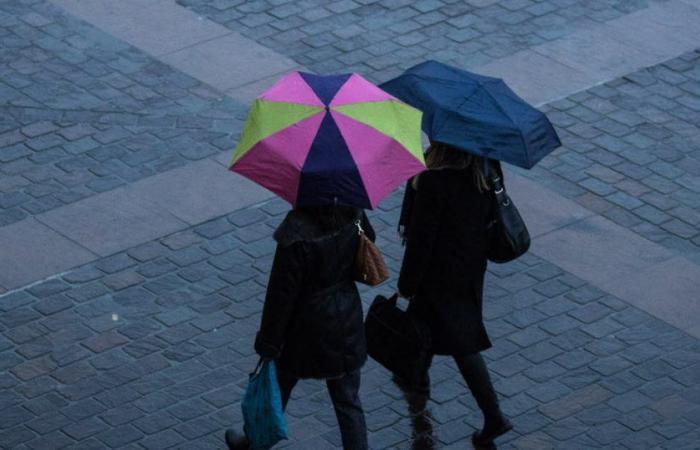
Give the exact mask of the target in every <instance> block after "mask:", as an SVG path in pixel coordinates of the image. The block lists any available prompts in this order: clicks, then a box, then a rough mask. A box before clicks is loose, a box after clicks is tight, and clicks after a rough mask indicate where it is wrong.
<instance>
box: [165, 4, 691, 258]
mask: <svg viewBox="0 0 700 450" xmlns="http://www.w3.org/2000/svg"><path fill="white" fill-rule="evenodd" d="M178 1H179V2H180V3H181V4H183V5H185V6H188V7H190V8H192V9H193V10H195V11H197V12H198V13H200V14H203V15H204V16H206V17H208V18H209V19H211V20H214V21H217V22H219V23H222V24H224V25H226V26H228V27H230V28H231V29H234V30H236V31H238V32H240V33H242V34H244V35H246V36H249V37H252V38H254V39H256V40H258V41H259V42H260V43H261V44H263V45H266V46H268V47H271V48H273V49H274V50H276V51H279V52H282V53H284V54H286V55H288V56H290V57H292V58H293V59H295V60H296V61H297V62H299V63H300V64H304V65H306V66H307V67H309V68H310V69H312V70H316V71H319V72H334V71H358V72H360V73H362V74H365V75H367V76H368V77H369V78H371V79H374V80H375V81H385V80H387V79H389V78H390V77H392V76H393V75H395V74H397V73H399V72H400V71H401V70H403V69H405V68H407V67H409V66H411V65H413V64H416V63H418V62H420V61H424V60H425V59H428V58H433V59H438V60H440V61H444V62H448V63H454V64H456V65H458V66H463V67H464V66H466V67H474V66H477V65H480V64H483V63H486V62H488V61H490V60H492V59H496V58H500V57H503V56H506V55H508V54H512V53H515V52H517V51H519V50H522V49H524V48H528V47H530V46H533V45H537V44H540V43H543V42H545V41H548V40H553V39H557V38H560V37H562V36H564V35H566V34H569V33H572V32H574V31H576V30H577V29H580V28H583V27H585V26H589V25H590V24H591V23H593V22H604V21H607V20H611V19H615V18H618V17H620V16H622V15H624V14H628V13H630V12H634V11H637V10H640V9H642V8H645V7H647V6H648V5H649V2H647V1H625V2H621V1H577V0H565V1H547V2H544V1H537V2H536V1H533V0H514V1H509V0H506V1H491V0H474V1H465V2H454V1H445V0H425V1H418V2H415V1H402V0H387V1H371V0H369V1H360V0H357V1H356V0H341V1H337V2H325V1H311V0H309V1H305V2H290V1H285V0H277V1H253V2H242V1H239V0H219V1H214V2H212V1H209V0H178ZM564 23H565V24H566V26H562V24H564ZM544 110H545V111H546V112H548V113H549V114H550V116H551V118H552V120H553V121H554V122H555V123H556V125H557V126H558V129H559V132H560V135H561V137H562V140H563V142H564V147H563V148H562V149H560V150H559V151H557V153H556V154H555V156H552V157H549V158H547V159H546V160H545V161H543V163H542V164H541V165H540V166H538V168H537V169H536V170H534V171H532V172H531V173H524V174H525V175H529V176H532V177H533V178H534V179H536V180H538V181H542V182H544V183H545V184H547V185H548V186H550V187H553V188H554V190H555V191H557V192H559V193H562V194H563V195H565V196H568V197H570V198H574V199H576V200H577V201H578V202H579V203H580V204H582V205H584V206H586V207H587V208H589V209H591V210H593V211H595V212H597V213H600V214H603V215H604V216H606V217H608V218H609V219H611V220H613V221H615V222H616V223H618V224H620V225H622V226H624V227H626V228H630V229H632V230H634V231H635V232H637V233H639V234H640V235H642V236H644V237H645V238H647V239H650V240H652V241H654V242H659V243H661V244H662V245H664V246H666V247H668V248H671V249H673V250H675V251H677V252H679V253H680V254H682V255H684V256H687V257H689V258H691V259H693V260H695V261H700V213H698V210H699V209H700V151H699V150H700V54H698V53H697V52H696V53H690V54H686V55H683V56H681V57H679V58H675V59H673V60H671V61H667V62H666V63H664V64H661V65H659V66H656V67H651V68H648V69H645V70H641V71H639V72H636V73H633V74H629V75H627V76H625V77H623V78H621V79H618V80H614V81H611V82H609V83H605V84H604V85H602V86H598V87H595V88H593V89H590V90H588V91H586V92H582V93H578V94H576V95H573V96H571V97H569V98H567V99H564V100H561V101H558V102H555V103H553V104H551V105H547V106H545V107H544Z"/></svg>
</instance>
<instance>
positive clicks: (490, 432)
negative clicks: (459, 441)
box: [472, 418, 513, 448]
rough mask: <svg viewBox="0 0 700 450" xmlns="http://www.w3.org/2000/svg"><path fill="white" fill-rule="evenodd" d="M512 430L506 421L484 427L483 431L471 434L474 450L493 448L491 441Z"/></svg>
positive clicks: (511, 426)
mask: <svg viewBox="0 0 700 450" xmlns="http://www.w3.org/2000/svg"><path fill="white" fill-rule="evenodd" d="M512 429H513V424H512V423H510V421H508V419H505V418H503V419H501V420H500V423H499V424H498V425H496V426H493V427H490V426H488V425H487V426H485V427H484V429H483V430H481V431H477V432H475V433H474V434H472V444H474V448H493V441H494V439H496V438H497V437H499V436H503V435H504V434H506V433H507V432H509V431H510V430H512Z"/></svg>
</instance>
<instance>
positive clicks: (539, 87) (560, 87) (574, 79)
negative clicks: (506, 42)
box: [476, 50, 591, 105]
mask: <svg viewBox="0 0 700 450" xmlns="http://www.w3.org/2000/svg"><path fill="white" fill-rule="evenodd" d="M476 70H477V71H478V72H479V73H482V74H484V75H490V76H494V77H497V78H502V79H504V80H505V81H506V82H507V83H508V86H510V87H511V88H512V89H513V90H514V91H515V92H516V93H517V94H518V95H519V96H520V97H522V98H523V99H525V100H527V101H528V102H530V103H533V104H536V105H539V104H543V103H546V102H547V101H549V100H552V99H554V98H559V97H563V96H566V95H569V94H571V92H572V91H578V90H581V89H584V88H586V87H588V86H590V85H591V78H590V76H589V75H586V74H584V73H583V72H581V71H579V70H577V69H574V68H571V67H568V66H566V65H564V64H561V63H559V62H557V61H555V60H553V59H551V58H549V57H547V56H544V55H541V54H539V53H536V52H534V51H531V50H524V51H521V52H518V53H516V54H514V55H512V56H509V57H507V58H503V59H498V60H496V61H493V62H491V63H488V64H486V65H483V66H479V67H478V68H477V69H476Z"/></svg>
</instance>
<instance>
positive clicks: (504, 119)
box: [380, 61, 561, 169]
mask: <svg viewBox="0 0 700 450" xmlns="http://www.w3.org/2000/svg"><path fill="white" fill-rule="evenodd" d="M380 87H381V88H382V89H384V90H385V91H387V92H389V93H390V94H392V95H394V96H396V97H398V98H400V99H401V100H403V101H405V102H406V103H408V104H409V105H412V106H415V107H416V108H418V109H420V110H421V111H422V112H423V131H425V132H426V134H427V135H428V137H429V138H430V140H432V141H437V142H442V143H445V144H449V145H452V146H455V147H457V148H461V149H464V150H467V151H470V152H473V153H475V154H477V155H480V156H485V157H488V158H492V159H497V160H500V161H505V162H508V163H511V164H514V165H516V166H520V167H524V168H527V169H529V168H531V167H532V166H534V165H535V164H536V163H537V162H538V161H539V160H541V159H542V158H544V157H545V156H546V155H547V154H549V153H550V152H551V151H552V150H554V149H555V148H557V147H559V146H560V145H561V142H560V141H559V137H558V136H557V133H556V131H555V130H554V127H552V124H551V123H550V122H549V120H548V119H547V116H545V115H544V113H542V112H541V111H538V110H537V109H535V108H534V107H532V106H531V105H529V104H528V103H527V102H525V101H524V100H523V99H521V98H520V97H518V96H517V95H516V94H515V93H514V92H513V91H512V90H511V89H510V88H509V87H508V86H507V85H506V84H505V82H504V81H503V80H501V79H498V78H491V77H486V76H482V75H477V74H475V73H471V72H467V71H466V70H461V69H457V68H455V67H452V66H448V65H446V64H442V63H439V62H436V61H427V62H424V63H421V64H418V65H417V66H414V67H412V68H410V69H408V70H407V71H406V72H404V73H403V74H402V75H399V76H398V77H396V78H394V79H393V80H390V81H387V82H386V83H384V84H382V85H380Z"/></svg>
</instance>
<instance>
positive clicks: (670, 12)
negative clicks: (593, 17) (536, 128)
mask: <svg viewBox="0 0 700 450" xmlns="http://www.w3.org/2000/svg"><path fill="white" fill-rule="evenodd" d="M698 47H700V2H698V1H694V0H687V2H682V1H669V2H665V3H654V4H652V5H650V6H649V7H648V8H646V9H643V10H640V11H637V12H634V13H631V14H628V15H625V16H623V17H621V18H619V19H615V20H611V21H609V22H606V23H604V24H598V25H595V26H592V27H590V28H586V29H582V30H580V31H577V32H575V33H573V34H570V35H568V36H565V37H563V38H561V39H557V40H555V41H552V42H548V43H545V44H542V45H539V46H536V47H533V48H532V49H529V50H524V51H521V52H519V53H516V54H514V55H511V56H508V57H505V58H502V59H499V60H496V61H493V62H492V63H489V64H486V65H484V66H480V67H477V68H474V70H476V71H477V72H480V73H484V74H488V75H492V76H496V77H500V78H503V79H505V80H506V81H507V82H508V84H509V85H510V86H511V87H512V88H513V89H514V90H515V91H516V92H517V93H518V94H519V95H521V96H522V97H523V98H525V99H526V100H528V101H530V102H532V103H534V104H538V105H539V104H543V103H547V102H550V101H552V100H556V99H559V98H561V97H565V96H568V95H571V94H573V93H575V92H578V91H581V90H584V89H588V88H590V87H592V86H595V85H597V84H600V83H604V82H606V81H610V80H612V79H615V78H618V77H620V76H623V75H625V74H627V73H630V72H634V71H636V70H638V69H641V68H644V67H648V66H653V65H655V64H659V63H661V62H663V61H666V60H668V59H670V58H671V57H674V56H678V55H680V54H682V53H685V52H688V51H692V50H695V49H696V48H698Z"/></svg>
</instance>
